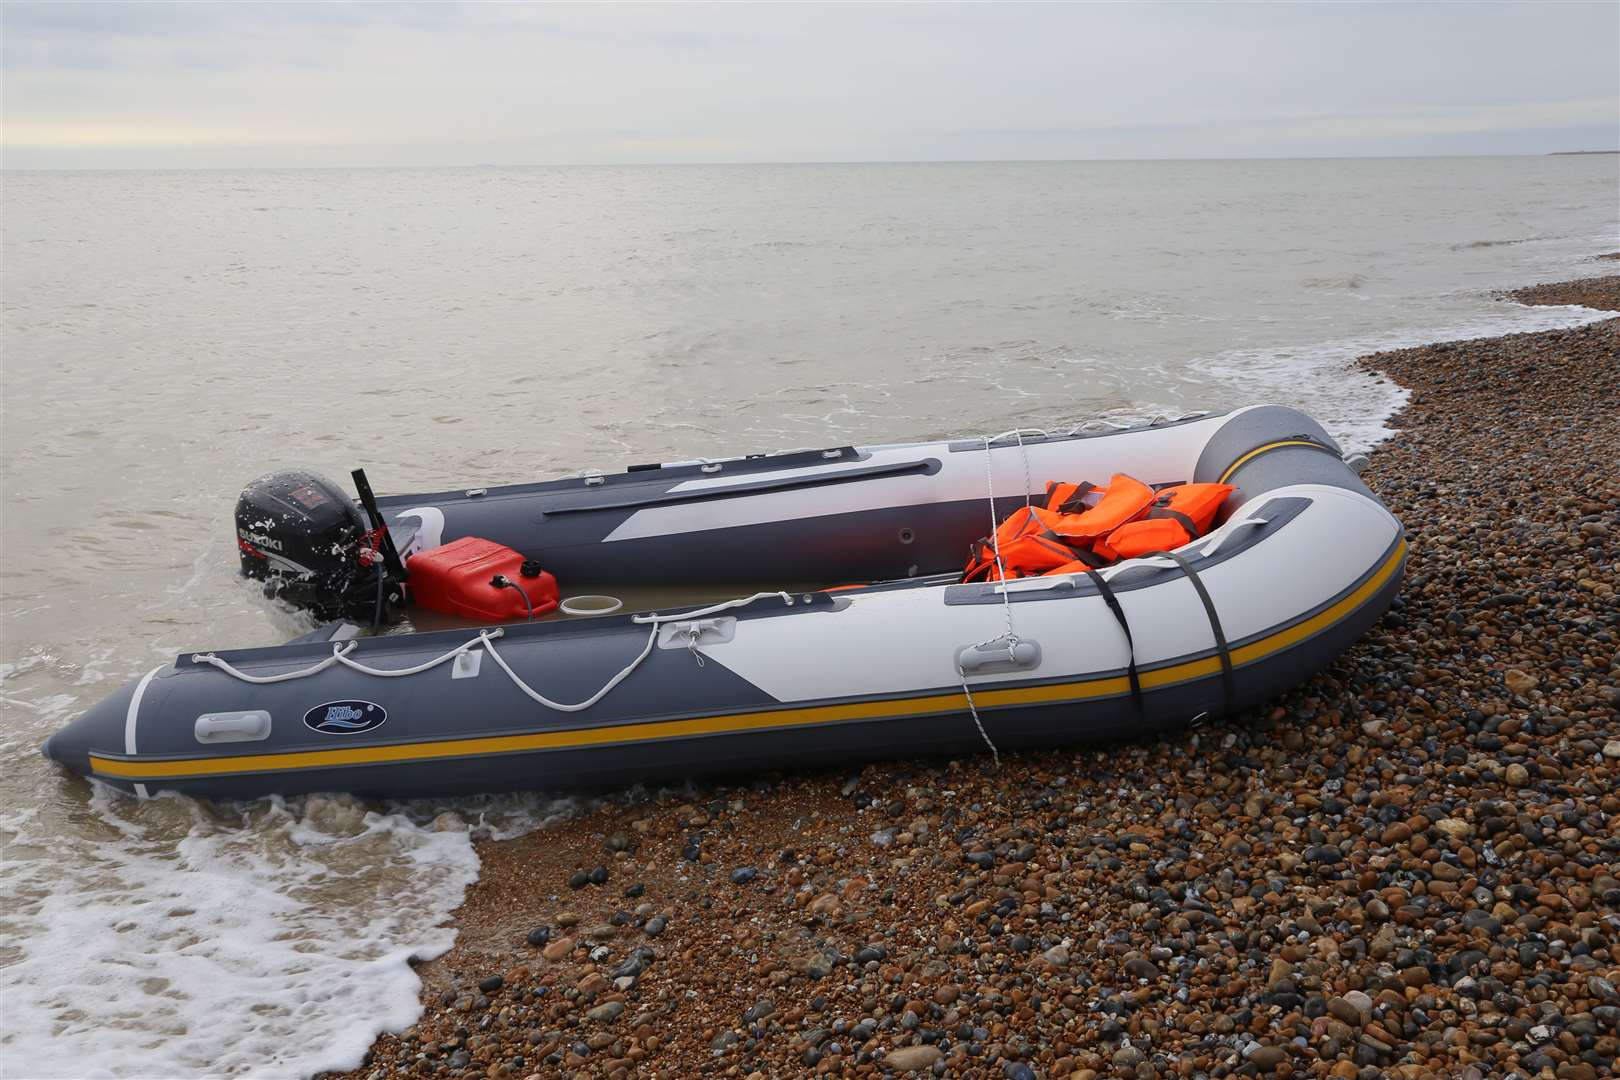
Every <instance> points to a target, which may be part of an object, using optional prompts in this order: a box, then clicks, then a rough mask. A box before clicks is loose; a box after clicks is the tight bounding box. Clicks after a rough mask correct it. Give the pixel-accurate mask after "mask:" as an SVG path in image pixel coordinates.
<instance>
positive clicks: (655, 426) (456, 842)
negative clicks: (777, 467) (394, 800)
mask: <svg viewBox="0 0 1620 1080" xmlns="http://www.w3.org/2000/svg"><path fill="white" fill-rule="evenodd" d="M1617 162H1620V159H1617V158H1615V157H1546V158H1481V159H1423V160H1386V159H1381V160H1320V161H1224V162H1223V161H1209V162H1099V163H1074V164H1065V163H1004V164H939V165H847V166H841V165H781V166H736V167H696V166H691V167H645V168H539V169H491V168H476V169H473V168H469V169H435V170H417V171H411V170H353V171H320V170H311V171H279V172H278V171H243V172H228V171H222V172H99V173H96V172H85V173H15V172H13V173H7V174H6V175H5V178H4V200H3V219H4V220H3V224H4V248H3V255H4V260H3V262H4V313H3V317H4V322H3V337H0V346H3V351H0V363H3V385H0V397H3V404H0V409H3V413H0V421H3V431H0V447H3V459H0V465H3V469H0V473H3V476H0V485H3V499H4V501H3V504H0V505H3V507H4V512H3V516H0V542H3V560H0V590H3V592H0V634H3V644H0V843H3V844H4V851H3V855H0V859H3V863H0V984H3V995H4V1009H3V1028H0V1072H3V1073H4V1074H5V1075H7V1076H97V1075H100V1076H165V1077H181V1076H203V1075H208V1076H217V1075H227V1076H238V1075H242V1076H246V1075H265V1076H292V1075H299V1074H307V1073H309V1072H312V1071H315V1070H318V1069H324V1068H336V1067H343V1066H352V1065H355V1064H357V1063H358V1061H359V1059H360V1056H361V1054H362V1053H363V1052H364V1050H365V1048H366V1046H367V1044H368V1043H369V1041H370V1039H371V1037H372V1036H373V1034H374V1033H375V1032H376V1031H378V1030H379V1029H382V1028H394V1029H397V1028H400V1027H403V1026H405V1025H407V1024H409V1023H410V1022H411V1021H412V1019H413V1018H414V1017H415V1016H416V1014H417V1004H416V1002H417V990H418V983H417V980H416V976H415V974H414V972H413V971H412V968H411V965H410V963H409V961H410V960H411V958H413V957H426V956H431V955H434V954H435V953H437V952H439V951H442V950H443V949H444V948H446V947H448V945H449V944H450V942H451V940H452V938H451V933H452V932H451V931H450V930H449V929H447V928H446V925H445V921H446V917H447V915H448V914H449V912H450V911H451V909H452V908H454V906H455V905H456V904H457V903H458V902H459V900H460V897H461V895H462V891H463V890H464V888H465V887H466V885H467V884H468V883H469V882H470V881H471V880H473V878H474V876H475V875H476V872H477V860H476V857H475V855H474V853H473V850H472V846H471V842H470V840H469V833H468V826H471V827H474V828H476V827H479V826H480V824H481V823H482V824H483V825H484V826H486V827H491V826H492V827H494V828H495V829H498V830H503V831H508V832H510V831H516V830H521V829H524V828H528V827H532V826H534V825H535V824H537V823H541V822H543V821H544V820H546V819H547V817H548V816H549V815H551V814H554V813H558V812H565V811H566V809H567V804H566V803H553V802H551V801H549V800H548V799H547V798H546V797H545V796H544V795H541V796H531V797H523V798H516V797H514V798H496V799H484V800H467V801H462V802H459V803H458V802H455V801H443V802H436V803H421V804H407V805H379V804H371V803H363V802H360V801H358V800H354V799H349V798H344V797H335V798H306V799H299V800H288V801H264V802H258V803H252V804H246V805H239V806H221V805H207V804H201V803H197V802H193V801H191V800H187V799H182V798H173V797H169V798H159V799H155V800H150V801H147V802H136V801H135V800H133V799H129V798H125V797H123V796H120V795H116V794H113V793H110V792H107V791H105V790H98V789H96V788H94V787H93V786H92V785H90V784H88V783H85V782H83V781H78V780H70V779H67V778H66V777H64V776H63V775H62V774H60V773H59V772H57V771H56V770H55V769H54V768H52V767H50V766H48V765H47V763H46V762H45V761H44V760H42V759H41V758H40V757H39V755H38V749H37V748H38V745H39V743H40V742H41V741H42V740H43V739H44V738H45V736H46V735H48V734H49V733H50V732H51V731H52V730H54V729H55V728H56V727H58V726H59V725H61V724H63V723H65V722H66V721H67V720H69V719H70V718H71V717H73V716H74V715H75V714H76V713H77V712H78V711H79V710H81V709H83V708H84V707H85V706H87V705H89V704H90V703H92V702H94V701H96V700H97V699H99V698H101V697H103V696H104V695H106V694H108V693H110V692H112V691H113V690H114V689H115V688H116V687H118V686H119V685H120V684H122V683H123V682H124V681H126V680H128V679H130V678H131V677H134V676H136V675H138V674H140V673H142V672H144V671H146V670H148V669H149V668H151V667H152V666H153V665H155V664H158V663H162V662H164V661H165V660H167V659H169V658H172V657H173V656H174V655H175V654H176V653H178V652H180V651H182V650H191V649H196V648H223V647H232V646H246V645H262V644H269V643H274V642H278V641H281V640H284V639H285V638H287V637H289V636H291V635H292V634H295V633H298V632H300V631H301V629H303V625H302V624H300V623H299V622H298V620H297V619H296V617H294V616H292V615H290V614H288V613H286V612H283V611H277V610H275V609H272V608H269V607H267V606H266V605H265V604H264V603H263V602H262V601H261V600H260V598H259V597H258V596H257V595H256V594H255V592H254V591H253V590H252V589H251V588H249V587H247V586H245V585H244V584H242V583H240V582H239V581H238V580H237V578H236V576H235V568H236V545H235V543H234V541H233V538H232V535H231V529H230V515H231V508H232V505H233V502H234V499H235V497H236V493H237V491H238V490H239V489H240V487H241V486H242V484H243V483H245V482H246V481H247V480H249V479H251V478H252V477H254V476H255V475H258V474H259V473H262V472H265V471H268V470H271V469H279V468H286V467H290V466H295V465H303V466H313V467H315V468H317V469H320V470H323V471H326V472H328V473H330V474H332V475H335V476H339V477H342V476H343V475H345V473H346V472H347V470H349V469H351V468H353V467H355V466H364V467H365V468H366V469H367V471H368V473H369V475H370V477H371V479H372V482H373V484H374V485H375V486H376V487H377V489H378V490H379V491H384V492H387V491H413V490H428V489H433V488H436V487H457V486H474V485H490V484H498V483H503V482H509V481H523V480H532V479H537V478H542V477H547V476H551V475H557V474H561V473H566V472H573V471H577V470H580V469H584V468H597V469H613V468H619V467H623V466H625V465H628V464H632V463H637V462H646V461H657V460H661V459H664V460H669V459H682V458H693V457H698V456H718V455H726V454H736V453H742V452H754V451H763V450H772V449H780V448H787V447H801V446H833V445H840V444H846V443H863V442H876V441H884V442H888V441H896V440H903V439H913V438H916V439H925V438H933V437H938V436H943V435H957V434H982V433H995V432H999V431H1003V430H1006V429H1008V428H1012V427H1016V426H1022V427H1053V426H1057V425H1059V424H1063V423H1069V422H1073V421H1076V420H1081V419H1085V418H1087V417H1091V416H1098V415H1106V416H1115V417H1147V416H1151V415H1154V414H1157V413H1177V412H1183V411H1188V410H1193V409H1219V408H1226V407H1230V406H1234V405H1241V404H1247V403H1252V402H1258V401H1276V402H1282V403H1284V404H1289V405H1294V406H1297V407H1300V408H1303V409H1305V410H1307V411H1309V412H1311V413H1313V414H1314V415H1316V416H1317V417H1318V418H1320V419H1321V420H1323V421H1324V422H1325V423H1326V424H1327V426H1328V427H1329V428H1330V429H1331V430H1333V431H1334V432H1335V433H1336V434H1337V435H1339V436H1340V437H1342V438H1343V439H1344V440H1345V441H1346V442H1347V443H1348V444H1349V445H1350V446H1352V447H1356V448H1366V447H1370V446H1372V445H1373V444H1375V443H1376V442H1377V440H1378V439H1379V438H1380V437H1381V436H1382V434H1383V433H1384V431H1385V428H1384V423H1385V421H1386V420H1387V418H1388V417H1389V415H1390V413H1391V411H1392V410H1393V409H1394V408H1396V407H1398V405H1399V404H1400V402H1401V400H1402V396H1401V392H1400V391H1399V390H1398V389H1397V388H1396V387H1394V386H1393V385H1392V384H1390V383H1388V382H1385V381H1382V380H1380V379H1378V378H1377V377H1376V376H1373V375H1370V374H1366V373H1364V372H1361V371H1358V370H1357V369H1355V368H1353V367H1352V366H1350V364H1349V361H1350V360H1351V359H1352V358H1354V357H1355V356H1357V355H1360V354H1362V353H1365V352H1368V351H1371V350H1374V349H1378V348H1386V347H1394V346H1398V345H1403V344H1413V343H1419V342H1424V341H1432V340H1437V339H1441V338H1457V337H1466V336H1479V335H1487V334H1501V333H1508V332H1513V331H1518V330H1527V329H1539V328H1545V327H1552V326H1567V325H1573V324H1577V323H1580V322H1584V321H1589V320H1591V319H1593V318H1596V317H1598V316H1596V315H1595V314H1594V313H1591V312H1586V311H1583V310H1580V309H1569V308H1536V309H1532V308H1523V307H1519V306H1517V305H1513V304H1508V303H1504V302H1502V301H1500V300H1497V299H1495V298H1494V295H1493V294H1494V293H1495V292H1496V291H1497V290H1500V289H1504V288H1511V287H1514V286H1518V285H1523V284H1527V283H1530V282H1534V281H1543V280H1556V279H1561V278H1567V277H1576V276H1582V275H1587V274H1592V273H1598V272H1602V271H1603V270H1605V269H1611V268H1612V265H1611V264H1602V263H1594V262H1592V261H1590V259H1591V256H1593V255H1595V254H1598V253H1601V252H1606V251H1614V250H1615V249H1616V248H1617V247H1620V236H1617V234H1620V226H1617V221H1616V203H1617V200H1616V193H1617V178H1616V166H1617Z"/></svg>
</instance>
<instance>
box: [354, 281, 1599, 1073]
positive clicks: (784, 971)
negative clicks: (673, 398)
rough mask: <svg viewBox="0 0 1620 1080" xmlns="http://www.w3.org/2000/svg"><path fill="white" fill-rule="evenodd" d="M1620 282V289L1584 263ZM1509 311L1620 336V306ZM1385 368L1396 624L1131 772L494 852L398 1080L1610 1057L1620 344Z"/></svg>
mask: <svg viewBox="0 0 1620 1080" xmlns="http://www.w3.org/2000/svg"><path fill="white" fill-rule="evenodd" d="M1594 265H1595V266H1601V267H1605V268H1612V264H1594ZM1503 302H1504V303H1514V302H1519V303H1533V304H1579V305H1582V306H1586V307H1592V308H1602V309H1606V310H1615V311H1620V276H1602V277H1594V278H1590V279H1587V280H1583V281H1576V282H1567V283H1562V284H1555V285H1543V286H1535V287H1533V288H1530V289H1526V290H1521V291H1520V292H1519V293H1516V294H1513V295H1512V296H1510V297H1504V298H1503ZM1360 363H1361V364H1362V365H1364V366H1365V367H1366V368H1368V369H1369V370H1372V371H1375V372H1377V373H1380V374H1381V375H1382V376H1383V377H1384V378H1387V379H1390V380H1393V381H1394V382H1396V383H1398V384H1399V385H1401V386H1402V387H1405V388H1407V389H1408V390H1409V391H1410V399H1409V401H1408V403H1407V405H1406V407H1405V408H1404V409H1403V410H1402V411H1401V412H1400V413H1399V414H1398V415H1397V416H1396V417H1395V419H1394V420H1393V421H1392V425H1393V426H1394V427H1395V428H1396V434H1395V436H1394V437H1393V438H1391V439H1390V440H1388V441H1387V442H1385V443H1384V444H1383V445H1381V446H1380V447H1379V448H1378V449H1377V450H1376V451H1375V452H1374V453H1373V455H1372V465H1371V467H1370V468H1369V470H1368V472H1367V474H1366V479H1367V481H1368V482H1369V484H1371V486H1372V487H1373V488H1374V489H1375V490H1376V491H1377V492H1378V493H1379V494H1380V496H1381V497H1382V498H1383V499H1384V500H1385V501H1386V502H1387V503H1388V504H1389V506H1390V507H1391V509H1392V510H1394V511H1395V513H1396V514H1397V515H1398V516H1399V517H1400V518H1401V519H1402V520H1403V522H1404V524H1405V526H1406V528H1407V530H1408V533H1409V539H1410V542H1411V555H1410V562H1409V566H1408V570H1407V581H1406V584H1405V587H1404V590H1403V592H1402V595H1401V597H1400V598H1399V599H1397V600H1396V602H1395V606H1394V607H1393V609H1392V610H1391V611H1390V613H1389V614H1388V615H1387V616H1386V617H1385V618H1384V619H1383V620H1382V621H1381V622H1380V623H1379V624H1378V625H1377V626H1376V627H1374V628H1373V629H1372V630H1371V631H1370V632H1369V633H1368V634H1367V635H1366V637H1365V638H1364V639H1363V640H1362V641H1361V642H1359V643H1358V644H1357V645H1356V646H1355V647H1353V648H1352V649H1351V650H1349V651H1348V652H1347V653H1346V654H1345V655H1343V656H1342V657H1340V658H1339V659H1338V660H1337V661H1336V662H1335V663H1334V664H1333V665H1332V666H1331V667H1329V668H1328V669H1327V670H1325V671H1324V672H1322V673H1321V674H1319V675H1318V676H1316V677H1314V678H1313V679H1311V680H1310V681H1309V682H1307V683H1305V684H1304V685H1302V686H1300V687H1298V688H1296V689H1295V690H1294V691H1292V692H1290V693H1289V694H1287V695H1286V696H1284V697H1282V698H1280V699H1278V700H1277V701H1275V702H1274V703H1273V704H1272V705H1271V706H1270V707H1269V708H1267V709H1263V710H1260V711H1259V712H1255V713H1250V714H1246V715H1243V716H1239V717H1235V718H1232V719H1230V720H1227V721H1224V722H1222V723H1220V724H1216V725H1213V726H1208V727H1204V728H1201V729H1198V730H1189V731H1186V732H1182V733H1179V734H1175V735H1170V736H1166V737H1161V738H1156V739H1152V740H1147V741H1141V742H1133V743H1125V744H1111V745H1102V746H1086V747H1079V748H1070V749H1064V750H1055V751H1047V752H1041V753H1031V754H1018V755H1010V756H1006V757H1004V758H1003V760H1002V762H1001V764H1000V766H999V767H997V766H996V765H995V764H994V762H993V761H992V759H991V758H990V757H989V756H988V755H985V756H980V757H973V758H964V759H956V760H943V759H918V760H912V761H900V762H891V763H886V764H881V765H874V766H870V767H866V768H863V769H861V770H860V771H859V772H842V773H838V772H816V773H797V774H788V775H772V776H766V777H760V778H757V779H755V780H753V781H752V782H747V781H743V782H737V781H733V782H730V783H717V784H708V785H700V786H694V787H692V788H688V789H685V790H683V791H676V792H669V791H664V792H629V793H619V794H615V795H612V796H609V797H606V798H603V799H601V800H599V801H596V802H593V803H591V804H589V805H587V806H582V807H581V808H580V809H579V810H578V812H577V813H574V814H572V815H571V816H569V817H568V818H567V819H566V820H563V821H561V822H558V823H556V824H554V825H553V826H551V827H549V828H546V829H543V830H540V831H536V832H532V833H529V834H527V835H524V836H521V837H518V838H516V839H510V840H493V839H485V840H481V841H479V842H478V852H479V855H480V857H481V859H482V873H481V876H480V878H479V880H478V882H477V883H476V884H475V885H474V886H472V887H471V888H470V889H469V890H468V893H467V896H466V899H465V902H464V904H463V906H462V907H461V909H460V910H459V912H458V914H457V916H456V925H457V926H458V928H459V937H458V940H457V942H456V944H455V946H454V947H453V948H452V949H451V950H450V951H449V952H447V953H446V954H444V955H443V956H441V957H439V958H438V959H435V960H432V961H429V962H427V963H424V964H421V965H420V966H419V968H418V973H419V974H420V976H421V978H422V982H423V990H422V1003H423V1009H424V1011H423V1014H422V1016H421V1018H420V1020H419V1021H418V1022H417V1023H416V1024H415V1025H414V1026H412V1027H410V1028H409V1029H407V1030H405V1031H404V1032H401V1033H397V1034H387V1035H384V1036H381V1037H380V1038H379V1039H378V1040H377V1042H376V1043H375V1045H374V1046H373V1048H372V1050H371V1052H370V1053H369V1054H368V1056H367V1060H366V1062H365V1063H364V1064H363V1065H362V1066H361V1067H360V1068H359V1069H357V1070H355V1071H354V1072H352V1073H350V1074H347V1075H348V1076H350V1077H353V1078H355V1080H382V1078H384V1077H396V1076H399V1077H407V1076H408V1077H455V1076H460V1077H480V1078H488V1080H524V1078H529V1077H546V1078H550V1077H559V1076H577V1077H605V1078H613V1080H617V1078H627V1077H670V1078H676V1077H692V1076H717V1077H740V1078H741V1077H746V1078H763V1077H785V1076H816V1075H829V1076H872V1077H877V1076H891V1075H916V1076H925V1075H934V1076H963V1077H995V1078H1011V1080H1032V1078H1042V1080H1052V1078H1071V1080H1091V1078H1094V1077H1120V1078H1131V1077H1136V1078H1143V1080H1145V1078H1150V1077H1169V1076H1179V1077H1224V1076H1231V1075H1243V1076H1278V1077H1283V1076H1290V1075H1302V1076H1313V1077H1328V1076H1331V1077H1340V1078H1344V1080H1374V1078H1377V1077H1385V1076H1394V1077H1402V1078H1408V1080H1417V1078H1427V1077H1461V1078H1470V1080H1481V1078H1484V1077H1505V1076H1513V1075H1518V1076H1522V1077H1527V1078H1529V1077H1536V1078H1540V1077H1547V1078H1553V1080H1595V1078H1597V1077H1600V1076H1607V1075H1614V1069H1615V1061H1616V1058H1617V1057H1620V1036H1617V1030H1620V722H1617V719H1616V714H1617V709H1620V603H1617V601H1616V596H1615V589H1616V586H1617V584H1620V574H1617V561H1620V520H1617V515H1616V508H1617V507H1620V472H1617V470H1616V465H1617V463H1620V391H1617V389H1616V375H1617V373H1620V318H1615V319H1610V320H1607V321H1604V322H1598V323H1593V324H1590V325H1587V326H1583V327H1580V328H1577V329H1572V330H1560V331H1551V332H1546V333H1535V334H1520V335H1513V336H1508V337H1500V338H1490V339H1481V340H1473V341H1462V342H1451V343H1443V344H1435V345H1430V346H1425V347H1421V348H1414V349H1405V350H1400V351H1396V352H1386V353H1379V354H1375V355H1372V356H1368V357H1365V358H1363V359H1362V360H1361V361H1360Z"/></svg>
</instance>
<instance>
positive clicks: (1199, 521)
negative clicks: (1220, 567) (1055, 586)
mask: <svg viewBox="0 0 1620 1080" xmlns="http://www.w3.org/2000/svg"><path fill="white" fill-rule="evenodd" d="M1232 491H1233V488H1232V487H1231V485H1229V484H1178V485H1176V486H1175V487H1169V488H1165V489H1164V490H1163V491H1161V492H1159V494H1158V497H1157V498H1155V499H1154V500H1153V505H1152V506H1151V507H1150V508H1149V509H1148V511H1147V514H1146V515H1145V516H1144V517H1142V518H1139V519H1137V520H1135V521H1130V522H1127V523H1125V524H1124V525H1121V526H1120V527H1119V528H1117V529H1115V530H1114V531H1112V532H1110V533H1109V534H1108V536H1107V538H1106V539H1104V540H1098V541H1097V542H1096V543H1095V544H1094V545H1093V548H1092V550H1093V551H1095V552H1096V553H1097V554H1098V555H1100V556H1102V557H1103V558H1105V559H1108V560H1109V561H1113V560H1115V559H1134V558H1136V557H1137V556H1138V555H1146V554H1147V553H1148V552H1150V551H1169V550H1171V549H1172V548H1178V547H1180V546H1181V545H1182V544H1185V543H1188V542H1189V541H1192V540H1196V539H1197V538H1198V537H1200V536H1203V535H1204V534H1205V533H1207V532H1208V531H1209V527H1210V525H1211V524H1213V523H1214V521H1215V515H1216V513H1217V512H1218V511H1219V510H1220V508H1221V504H1222V503H1223V502H1225V501H1226V497H1227V496H1228V495H1230V494H1231V493H1232Z"/></svg>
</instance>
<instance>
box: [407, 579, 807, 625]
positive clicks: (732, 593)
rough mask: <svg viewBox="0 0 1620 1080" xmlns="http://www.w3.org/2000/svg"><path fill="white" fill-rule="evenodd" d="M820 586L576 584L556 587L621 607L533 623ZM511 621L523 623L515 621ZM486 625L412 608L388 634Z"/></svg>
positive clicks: (550, 615)
mask: <svg viewBox="0 0 1620 1080" xmlns="http://www.w3.org/2000/svg"><path fill="white" fill-rule="evenodd" d="M820 587H821V586H817V585H808V584H805V583H803V582H788V583H785V584H784V583H783V582H780V581H771V582H759V583H754V584H748V583H744V584H740V585H691V584H686V585H624V586H614V585H578V586H573V587H569V586H567V585H559V591H560V592H561V594H562V599H563V600H564V601H567V600H570V599H573V598H576V597H597V596H611V597H613V598H614V599H615V600H620V601H622V602H623V604H624V606H623V607H620V608H617V609H615V610H613V611H611V612H608V611H602V612H596V613H585V614H580V615H570V614H568V613H566V612H564V611H563V610H562V607H561V605H560V604H559V605H558V607H556V608H554V609H553V610H551V611H549V612H547V613H546V614H544V615H541V616H538V617H537V618H536V619H535V620H534V621H535V622H577V621H578V620H580V619H589V618H593V617H595V616H596V615H608V614H612V615H626V614H630V613H633V612H643V611H672V610H676V609H679V608H683V607H698V606H702V605H707V604H718V603H720V602H722V601H725V600H735V599H737V598H738V597H740V596H752V595H753V594H754V593H760V592H790V593H802V592H815V591H816V590H817V589H819V588H820ZM513 621H514V622H519V623H521V622H524V621H526V620H523V619H517V620H513ZM488 625H489V624H488V623H480V622H474V621H471V620H467V619H458V618H457V617H456V616H454V615H445V614H441V613H439V612H437V611H428V610H427V609H425V608H412V609H411V610H410V613H409V616H408V618H407V620H406V621H405V622H404V623H401V624H400V625H398V626H395V627H391V628H390V629H389V631H388V632H389V633H391V634H409V633H428V632H431V631H434V630H456V629H462V628H471V627H478V626H488Z"/></svg>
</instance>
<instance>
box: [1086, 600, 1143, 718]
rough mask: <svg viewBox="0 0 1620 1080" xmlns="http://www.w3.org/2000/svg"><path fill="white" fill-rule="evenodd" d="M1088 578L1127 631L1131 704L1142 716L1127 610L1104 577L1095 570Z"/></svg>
mask: <svg viewBox="0 0 1620 1080" xmlns="http://www.w3.org/2000/svg"><path fill="white" fill-rule="evenodd" d="M1086 576H1087V577H1088V578H1090V579H1091V580H1092V581H1093V582H1094V583H1096V586H1097V591H1098V592H1099V593H1101V594H1102V598H1103V603H1105V604H1107V605H1108V610H1109V611H1112V612H1113V613H1114V618H1115V619H1116V620H1117V621H1118V622H1119V628H1120V629H1121V630H1123V631H1125V645H1126V647H1128V648H1129V649H1130V651H1131V656H1130V661H1129V663H1128V664H1127V665H1126V668H1125V674H1126V676H1127V677H1129V679H1130V680H1131V704H1133V705H1135V706H1136V712H1137V715H1138V716H1140V715H1141V714H1142V711H1143V709H1142V678H1141V676H1140V675H1138V674H1137V671H1136V641H1135V639H1134V638H1132V637H1131V624H1130V623H1129V622H1127V621H1126V620H1125V609H1124V608H1122V607H1120V606H1119V597H1117V596H1115V595H1114V590H1113V589H1111V588H1109V587H1108V582H1106V581H1104V580H1103V576H1102V575H1101V574H1099V573H1097V571H1095V570H1087V571H1086Z"/></svg>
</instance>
